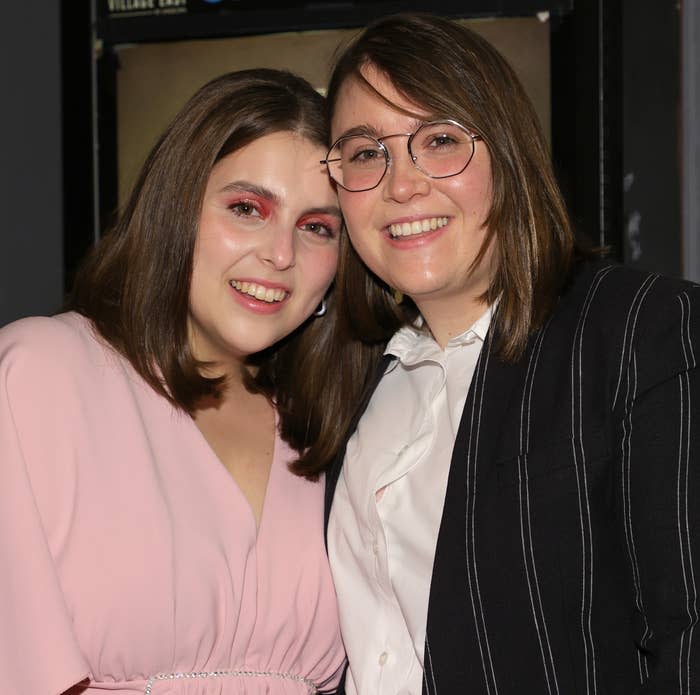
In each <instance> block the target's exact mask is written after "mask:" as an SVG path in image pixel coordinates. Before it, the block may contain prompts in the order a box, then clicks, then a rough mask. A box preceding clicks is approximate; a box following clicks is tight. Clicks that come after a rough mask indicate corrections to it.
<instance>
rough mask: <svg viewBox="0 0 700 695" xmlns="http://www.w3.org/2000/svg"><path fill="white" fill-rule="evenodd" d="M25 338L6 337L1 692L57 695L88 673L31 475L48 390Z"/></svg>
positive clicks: (0, 483) (2, 356) (0, 453)
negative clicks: (39, 407) (30, 444)
mask: <svg viewBox="0 0 700 695" xmlns="http://www.w3.org/2000/svg"><path fill="white" fill-rule="evenodd" d="M23 333H26V331H22V330H17V329H16V328H14V327H12V326H11V327H10V328H5V329H3V330H2V331H0V566H1V567H2V570H1V571H0V683H1V685H0V689H1V690H2V692H3V694H4V695H30V694H37V695H39V694H41V695H58V694H59V693H63V692H64V691H66V690H68V689H69V688H70V687H71V686H73V685H75V684H76V683H79V682H81V681H83V680H85V679H86V677H87V675H88V671H89V668H88V665H87V663H86V660H85V658H84V656H83V654H82V653H81V650H80V648H79V646H78V644H77V642H76V639H75V636H74V634H73V631H72V625H71V617H70V615H69V611H68V609H67V605H66V601H65V599H64V596H63V593H62V590H61V585H60V581H59V577H58V572H57V569H56V565H55V562H54V558H53V557H52V553H51V551H50V547H49V540H48V535H47V530H46V529H45V527H44V525H43V521H42V515H41V512H40V509H39V506H38V503H37V499H36V496H35V494H34V491H33V489H32V482H31V476H30V474H29V470H28V467H29V465H30V462H29V461H28V460H27V456H26V446H25V444H26V441H25V440H26V438H27V437H28V436H31V437H36V438H41V437H42V434H43V433H42V431H41V429H42V428H41V424H40V423H41V418H38V419H37V422H33V421H32V420H33V418H32V410H33V406H32V403H34V404H36V403H37V402H39V401H38V399H41V397H42V393H41V391H42V389H41V376H40V374H41V370H37V369H35V368H34V367H36V366H37V365H36V364H34V362H33V361H32V359H31V354H27V350H26V349H24V347H23V346H22V344H21V343H22V334H23ZM29 352H30V353H31V351H29Z"/></svg>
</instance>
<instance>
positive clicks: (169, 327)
mask: <svg viewBox="0 0 700 695" xmlns="http://www.w3.org/2000/svg"><path fill="white" fill-rule="evenodd" d="M276 132H293V133H295V134H297V135H300V136H302V137H305V138H308V139H309V140H311V141H312V142H314V143H318V144H320V145H322V146H324V147H325V146H327V144H328V120H327V113H326V102H325V100H324V99H323V97H322V96H321V95H320V94H318V93H317V92H316V91H315V90H314V89H313V87H312V86H311V85H310V84H309V83H308V82H306V80H304V79H302V78H300V77H298V76H296V75H293V74H291V73H289V72H286V71H278V70H270V69H254V70H242V71H239V72H232V73H229V74H226V75H222V76H221V77H218V78H216V79H214V80H212V81H211V82H209V83H208V84H206V85H204V86H203V87H202V88H201V89H199V91H197V92H196V93H195V94H194V96H192V97H191V99H190V100H189V101H188V102H187V103H186V104H185V106H184V107H183V108H182V110H181V111H180V113H179V114H178V115H177V116H176V117H175V118H174V120H173V121H172V123H171V124H170V125H169V126H168V127H167V128H166V130H165V132H164V133H163V135H162V136H161V137H160V139H159V140H158V142H157V143H156V145H155V146H154V148H153V150H152V151H151V153H150V154H149V156H148V158H147V159H146V162H145V164H144V166H143V169H142V170H141V173H140V175H139V177H138V180H137V182H136V184H135V186H134V189H133V191H132V193H131V195H130V197H129V199H128V201H127V203H126V205H125V207H124V210H123V212H122V213H121V215H120V216H119V217H118V219H117V221H116V222H115V224H114V226H113V228H112V229H111V230H110V231H109V233H108V234H106V235H105V236H104V237H103V239H102V240H101V241H100V242H99V243H98V244H97V245H96V247H95V248H94V249H93V251H92V253H91V254H90V255H89V256H88V258H87V259H86V260H85V262H84V263H83V265H82V266H81V268H80V269H79V271H78V273H77V275H76V280H75V284H74V288H73V291H72V293H71V295H70V297H69V299H68V302H67V306H66V308H67V309H71V310H74V311H77V312H79V313H81V314H83V315H84V316H86V317H87V318H89V319H90V320H91V321H92V322H93V324H94V326H95V327H96V329H97V331H98V332H99V333H100V334H101V335H102V336H103V337H104V338H105V339H106V340H107V341H108V342H109V343H110V344H111V345H112V346H113V347H114V348H115V349H116V350H117V351H118V352H120V353H121V354H122V355H124V357H126V359H128V360H129V362H130V363H131V364H132V365H133V367H134V369H135V370H136V371H137V372H138V373H139V374H140V375H141V376H142V377H143V378H144V379H145V380H146V382H147V383H148V384H150V385H151V387H152V388H153V389H154V390H155V391H156V392H157V393H159V394H160V395H162V396H163V397H164V398H166V399H168V400H169V401H170V402H171V403H172V404H173V405H175V406H176V407H178V408H181V409H184V410H185V411H187V412H189V413H190V414H192V413H193V412H194V411H195V410H196V409H197V407H198V404H200V403H202V402H204V401H205V400H206V399H211V398H218V397H220V396H221V393H222V390H223V389H224V388H225V380H224V377H219V378H208V377H206V376H203V374H202V371H201V368H202V366H203V364H202V363H200V362H198V361H197V359H195V357H194V355H193V354H192V351H191V349H190V344H189V340H188V331H187V319H188V309H189V292H190V280H191V276H192V267H193V257H194V250H195V240H196V235H197V228H198V225H199V219H200V214H201V208H202V202H203V197H204V191H205V188H206V185H207V182H208V179H209V176H210V173H211V170H212V168H213V167H214V165H215V164H216V163H217V162H218V161H219V160H221V159H222V158H223V157H225V156H226V155H228V154H230V153H232V152H234V151H236V150H239V149H240V148H242V147H245V146H246V145H247V144H249V143H251V142H252V141H254V140H256V139H257V138H260V137H263V136H265V135H268V134H271V133H276ZM334 303H335V302H334V298H333V296H332V292H331V296H330V297H329V304H330V306H331V310H330V311H329V312H328V315H327V316H325V317H323V318H322V319H321V318H319V319H310V320H308V321H307V322H306V324H305V325H303V326H302V327H301V328H300V329H298V330H297V331H296V332H295V333H294V334H292V335H291V336H289V337H288V338H287V339H285V340H284V341H282V342H281V343H280V344H278V345H276V346H273V347H272V348H271V349H268V350H267V351H265V353H264V354H260V355H257V356H255V357H254V358H253V360H252V361H253V362H254V363H255V365H256V366H257V369H256V370H255V376H254V377H251V376H249V375H248V374H247V372H246V374H245V379H246V385H247V386H248V388H249V389H250V390H252V391H254V392H262V393H264V394H265V395H267V396H268V397H269V398H270V399H272V400H274V401H275V403H276V404H277V408H278V411H279V414H280V420H281V432H282V436H283V437H284V439H285V440H286V441H288V442H289V443H290V444H291V445H292V446H293V447H294V448H295V449H296V450H297V451H299V452H302V454H303V456H302V457H301V459H300V460H299V461H297V462H296V463H295V464H293V466H292V469H293V470H294V471H295V472H296V473H298V474H300V475H305V476H307V477H309V478H315V477H317V475H318V473H319V472H320V470H322V468H323V467H324V466H325V464H326V463H327V462H328V460H329V459H330V457H331V456H332V451H331V450H330V449H329V446H333V443H334V442H335V440H336V438H335V437H327V436H323V432H324V428H328V427H330V426H333V425H332V422H333V419H334V418H335V419H336V420H339V421H344V420H345V419H346V417H347V416H346V415H345V413H344V410H345V408H346V407H347V406H346V405H345V403H346V401H344V400H343V399H341V398H338V397H337V394H336V393H335V392H333V391H332V389H333V387H334V384H333V382H331V381H329V380H328V378H327V372H328V367H327V360H328V359H330V352H331V351H330V349H328V348H327V345H328V343H329V342H330V335H331V334H332V333H333V331H334V330H335V324H336V314H335V311H334V309H333V306H334ZM318 374H321V375H323V377H322V378H319V376H318Z"/></svg>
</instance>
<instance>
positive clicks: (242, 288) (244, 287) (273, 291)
mask: <svg viewBox="0 0 700 695" xmlns="http://www.w3.org/2000/svg"><path fill="white" fill-rule="evenodd" d="M229 284H230V285H231V287H233V289H234V290H237V291H238V292H241V293H242V294H247V295H250V296H251V297H255V299H259V300H260V301H261V302H268V303H270V304H271V303H272V302H281V301H282V300H283V299H284V298H285V297H286V296H287V295H288V294H289V292H287V291H285V290H281V289H279V288H272V287H265V286H264V285H258V284H256V283H255V282H239V281H238V280H231V282H230V283H229Z"/></svg>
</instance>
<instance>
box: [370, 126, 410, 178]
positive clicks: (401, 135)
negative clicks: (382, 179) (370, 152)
mask: <svg viewBox="0 0 700 695" xmlns="http://www.w3.org/2000/svg"><path fill="white" fill-rule="evenodd" d="M414 135H415V133H392V134H391V135H383V136H382V137H381V138H377V142H378V143H379V144H380V145H381V146H382V149H383V150H384V155H385V157H386V166H387V169H388V168H389V166H390V165H391V161H392V159H394V156H393V155H392V153H391V150H390V149H389V148H388V147H387V146H386V145H385V144H384V141H385V140H390V139H391V138H408V140H406V152H407V153H408V158H409V159H410V160H411V164H413V166H416V157H415V155H414V154H413V152H411V141H412V140H413V136H414Z"/></svg>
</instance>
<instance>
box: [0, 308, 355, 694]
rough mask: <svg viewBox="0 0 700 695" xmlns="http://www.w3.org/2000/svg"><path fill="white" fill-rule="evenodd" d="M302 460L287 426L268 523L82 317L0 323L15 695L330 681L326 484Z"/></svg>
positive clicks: (185, 424) (271, 486)
mask: <svg viewBox="0 0 700 695" xmlns="http://www.w3.org/2000/svg"><path fill="white" fill-rule="evenodd" d="M292 457H293V452H292V451H291V450H290V449H289V447H288V446H287V445H286V444H285V443H284V442H283V441H282V440H281V439H280V438H279V437H277V438H276V441H275V451H274V457H273V463H272V469H271V472H270V478H269V483H268V488H267V492H266V497H265V503H264V509H263V514H262V519H261V522H260V527H259V529H258V528H257V527H256V524H255V519H254V517H253V514H252V510H251V508H250V506H249V504H248V502H247V500H246V499H245V497H244V496H243V493H242V492H241V490H240V489H239V488H238V486H237V485H236V483H235V481H234V480H233V478H232V477H231V476H230V474H229V473H228V472H227V471H226V469H225V468H224V467H223V465H222V464H221V462H220V461H219V459H218V458H217V457H216V456H215V454H214V453H213V451H212V450H211V448H210V447H209V445H208V444H207V442H206V440H205V439H204V438H203V437H202V435H201V433H200V432H199V430H198V429H197V427H196V425H195V424H194V422H193V421H192V420H191V418H190V417H189V416H187V415H186V414H184V413H182V412H179V411H177V410H176V409H175V408H173V407H172V406H171V405H170V404H169V403H168V402H167V401H166V400H165V399H164V398H162V397H160V396H158V395H157V394H156V393H155V392H154V391H153V390H152V389H151V388H150V387H149V386H148V385H147V384H145V382H144V381H143V380H142V379H141V378H140V377H139V376H138V375H137V374H136V373H135V372H134V370H133V369H132V368H131V366H130V364H129V363H128V362H127V361H125V360H124V359H123V358H122V357H120V356H119V355H117V354H116V353H115V352H114V351H113V350H112V349H110V348H109V347H107V346H105V345H104V344H103V343H102V342H101V341H99V340H98V339H96V338H95V336H94V334H93V332H92V330H91V327H90V324H89V323H88V322H87V321H86V320H85V319H84V318H83V317H80V316H78V315H76V314H62V315H59V316H57V317H53V318H31V319H23V320H21V321H18V322H15V323H14V324H10V325H9V326H6V327H5V328H4V329H2V330H0V562H1V563H2V571H1V572H0V674H1V675H0V683H1V685H0V691H1V692H2V693H3V695H58V694H59V693H64V692H69V693H70V694H71V695H73V694H74V693H75V694H77V693H86V694H87V695H92V694H93V693H103V692H108V693H110V694H111V695H127V694H129V695H132V694H133V693H145V692H148V693H151V695H166V694H168V695H242V694H243V693H246V695H263V693H265V694H268V693H269V694H271V695H292V694H294V695H300V694H302V693H307V692H313V687H316V688H318V689H319V690H333V689H334V687H335V686H336V685H337V682H338V680H339V677H340V673H341V671H342V666H343V663H344V654H343V650H342V644H341V640H340V635H339V629H338V619H337V611H336V602H335V594H334V591H333V587H332V584H331V579H330V573H329V570H328V567H327V561H326V556H325V551H324V545H323V535H322V521H323V491H322V483H312V482H309V481H307V480H305V479H302V478H299V477H297V476H294V475H292V474H291V473H290V472H289V470H288V468H287V463H288V462H289V460H290V459H291V458H292ZM175 674H178V675H177V676H176V675H175Z"/></svg>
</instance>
